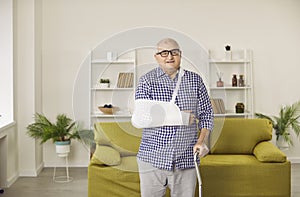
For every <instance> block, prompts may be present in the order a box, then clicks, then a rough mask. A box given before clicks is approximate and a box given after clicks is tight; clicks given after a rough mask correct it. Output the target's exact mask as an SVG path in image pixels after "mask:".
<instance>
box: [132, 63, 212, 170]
mask: <svg viewBox="0 0 300 197" xmlns="http://www.w3.org/2000/svg"><path fill="white" fill-rule="evenodd" d="M177 80H178V74H177V76H176V77H175V78H174V79H173V80H172V79H171V78H170V77H169V76H168V75H167V74H166V73H164V71H163V70H162V69H161V68H160V67H157V68H155V69H153V70H151V71H150V72H148V73H147V74H145V75H144V76H142V77H141V78H140V81H139V84H138V87H137V90H136V94H135V99H148V100H157V101H170V100H171V99H172V94H173V91H174V89H175V86H176V82H177ZM175 104H176V105H177V106H178V107H179V109H180V110H181V111H185V110H189V111H192V113H193V114H194V115H195V116H196V118H197V119H198V120H199V122H198V128H199V129H201V128H207V129H209V130H212V128H213V111H212V107H211V103H210V100H209V96H208V93H207V90H206V88H205V85H204V83H203V81H202V78H201V77H200V76H199V75H198V74H196V73H194V72H191V71H187V70H185V72H184V75H183V77H182V81H181V84H180V87H179V91H178V95H177V97H176V100H175ZM197 139H198V130H197V124H196V121H194V122H193V123H192V124H191V125H189V126H162V127H155V128H146V129H144V130H143V135H142V140H141V144H140V149H139V152H138V155H137V156H138V158H139V159H140V160H142V161H144V162H148V163H150V164H152V165H153V166H154V167H156V168H160V169H165V170H173V169H186V168H193V167H195V166H194V158H193V147H194V145H195V144H196V142H197Z"/></svg>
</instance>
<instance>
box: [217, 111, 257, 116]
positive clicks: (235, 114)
mask: <svg viewBox="0 0 300 197" xmlns="http://www.w3.org/2000/svg"><path fill="white" fill-rule="evenodd" d="M251 115H252V114H251V113H250V112H248V111H246V112H245V113H235V112H233V111H227V112H226V113H225V114H214V116H215V117H241V116H251Z"/></svg>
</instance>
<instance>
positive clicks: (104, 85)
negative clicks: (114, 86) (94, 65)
mask: <svg viewBox="0 0 300 197" xmlns="http://www.w3.org/2000/svg"><path fill="white" fill-rule="evenodd" d="M99 83H100V88H109V86H110V80H109V79H100V81H99Z"/></svg>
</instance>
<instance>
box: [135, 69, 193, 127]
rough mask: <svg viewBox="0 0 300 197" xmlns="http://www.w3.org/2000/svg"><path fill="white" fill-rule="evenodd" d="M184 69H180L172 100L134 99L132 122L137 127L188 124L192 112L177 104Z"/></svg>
mask: <svg viewBox="0 0 300 197" xmlns="http://www.w3.org/2000/svg"><path fill="white" fill-rule="evenodd" d="M183 75H184V70H183V69H180V70H179V74H178V80H177V83H176V87H175V89H174V91H173V95H172V99H171V101H170V102H166V101H155V100H147V99H137V100H135V101H134V111H133V114H132V117H131V123H132V125H133V126H134V127H136V128H151V127H161V126H174V125H188V124H189V118H190V113H189V112H184V111H180V109H179V107H178V106H177V105H176V104H175V99H176V97H177V94H178V90H179V86H180V83H181V78H182V77H183Z"/></svg>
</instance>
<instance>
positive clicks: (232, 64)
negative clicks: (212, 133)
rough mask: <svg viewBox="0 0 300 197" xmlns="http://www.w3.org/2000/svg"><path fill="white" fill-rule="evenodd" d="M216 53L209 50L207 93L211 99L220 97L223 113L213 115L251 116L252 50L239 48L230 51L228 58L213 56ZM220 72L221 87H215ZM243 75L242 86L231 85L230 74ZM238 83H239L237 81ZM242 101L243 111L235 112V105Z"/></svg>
mask: <svg viewBox="0 0 300 197" xmlns="http://www.w3.org/2000/svg"><path fill="white" fill-rule="evenodd" d="M216 54H217V53H214V51H210V59H209V63H208V73H209V87H208V89H209V94H210V97H211V98H212V99H214V98H217V99H222V100H223V101H224V105H225V113H222V114H215V117H253V114H254V112H253V105H254V104H253V77H252V67H253V65H252V51H251V50H249V49H241V50H234V51H232V58H231V59H230V60H224V59H218V58H215V56H217V55H216ZM217 73H222V81H223V83H224V86H223V87H217V81H218V80H219V79H218V75H217ZM233 74H236V75H237V80H239V75H243V76H244V84H245V85H244V86H242V87H239V85H238V86H237V87H233V86H232V76H233ZM237 84H239V83H237ZM237 103H243V104H244V106H245V109H244V113H236V110H235V105H236V104H237Z"/></svg>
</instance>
